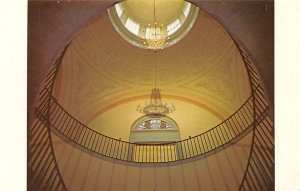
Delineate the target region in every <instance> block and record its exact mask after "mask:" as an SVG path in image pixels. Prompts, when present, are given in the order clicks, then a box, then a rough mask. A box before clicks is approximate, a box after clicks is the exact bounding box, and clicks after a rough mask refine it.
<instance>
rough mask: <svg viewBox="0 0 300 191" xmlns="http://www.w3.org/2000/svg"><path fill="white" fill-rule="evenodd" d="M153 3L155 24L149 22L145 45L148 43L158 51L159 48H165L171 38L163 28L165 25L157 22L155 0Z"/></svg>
mask: <svg viewBox="0 0 300 191" xmlns="http://www.w3.org/2000/svg"><path fill="white" fill-rule="evenodd" d="M153 5H154V6H153V15H154V25H153V24H152V25H151V24H148V28H147V30H146V36H145V41H144V45H146V46H147V48H148V49H151V50H154V51H156V50H158V49H163V48H164V45H165V44H166V41H167V40H168V39H169V38H168V37H167V35H166V31H165V30H163V26H164V25H163V24H161V25H158V24H157V20H156V6H155V0H154V3H153Z"/></svg>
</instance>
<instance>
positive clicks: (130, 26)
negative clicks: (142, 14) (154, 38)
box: [125, 18, 140, 35]
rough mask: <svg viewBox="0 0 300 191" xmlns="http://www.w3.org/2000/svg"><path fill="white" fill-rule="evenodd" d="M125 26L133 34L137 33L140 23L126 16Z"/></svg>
mask: <svg viewBox="0 0 300 191" xmlns="http://www.w3.org/2000/svg"><path fill="white" fill-rule="evenodd" d="M125 27H126V28H127V29H128V30H129V31H130V32H132V33H133V34H135V35H138V34H139V29H140V25H139V24H137V23H136V22H134V21H133V20H132V19H130V18H128V19H127V21H126V23H125Z"/></svg>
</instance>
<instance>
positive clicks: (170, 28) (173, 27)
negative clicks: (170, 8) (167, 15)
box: [167, 19, 181, 35]
mask: <svg viewBox="0 0 300 191" xmlns="http://www.w3.org/2000/svg"><path fill="white" fill-rule="evenodd" d="M180 26H181V24H180V21H179V19H176V20H175V21H174V22H172V23H170V24H169V25H168V26H167V32H168V35H171V34H173V33H174V32H176V31H177V30H178V29H179V28H180Z"/></svg>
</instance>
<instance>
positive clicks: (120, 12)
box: [115, 3, 123, 17]
mask: <svg viewBox="0 0 300 191" xmlns="http://www.w3.org/2000/svg"><path fill="white" fill-rule="evenodd" d="M115 8H116V11H117V14H118V16H119V17H121V15H122V13H123V8H122V7H121V5H120V4H119V3H118V4H116V5H115Z"/></svg>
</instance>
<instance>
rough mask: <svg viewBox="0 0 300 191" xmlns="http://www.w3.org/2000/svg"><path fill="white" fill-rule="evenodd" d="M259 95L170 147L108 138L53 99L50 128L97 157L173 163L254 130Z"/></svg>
mask: <svg viewBox="0 0 300 191" xmlns="http://www.w3.org/2000/svg"><path fill="white" fill-rule="evenodd" d="M256 93H257V92H255V93H254V94H253V95H252V96H251V97H250V98H249V99H248V100H247V101H246V102H245V103H244V104H243V105H242V106H241V107H240V108H239V109H238V110H237V111H236V112H235V113H234V114H233V115H231V116H230V117H229V118H228V119H226V120H225V121H223V122H222V123H221V124H219V125H217V126H216V127H214V128H212V129H210V130H208V131H206V132H204V133H201V134H199V135H197V136H194V137H190V138H188V139H185V140H182V141H178V142H172V143H166V144H137V143H131V142H126V141H122V140H118V139H114V138H112V137H108V136H105V135H103V134H101V133H99V132H97V131H94V130H93V129H90V128H88V127H87V126H86V125H84V124H82V123H81V122H80V121H78V120H77V119H75V118H74V117H73V116H72V115H71V114H70V113H68V112H67V111H66V110H65V109H64V108H63V107H62V106H61V105H60V104H59V103H58V102H57V100H56V99H55V98H54V97H52V96H51V95H49V96H51V101H50V114H49V117H50V126H51V129H52V130H53V131H54V132H55V133H56V134H57V135H59V136H60V137H63V138H64V139H67V140H68V142H72V143H75V144H76V145H77V146H80V147H81V148H83V149H85V150H87V151H91V152H93V153H95V154H99V155H102V156H106V157H110V158H114V159H119V160H123V161H129V162H140V163H156V162H160V163H161V162H172V161H178V160H184V159H189V158H192V157H196V156H199V155H202V154H205V153H208V152H211V151H215V150H216V149H218V148H220V147H221V146H224V145H225V144H226V143H229V142H231V141H232V140H234V139H236V138H237V137H238V136H239V135H242V134H243V133H245V132H246V131H247V130H249V129H251V128H252V127H253V124H254V115H253V109H254V107H253V97H254V96H255V94H256ZM265 112H266V111H261V112H260V113H259V115H260V116H261V117H263V116H265V115H266V114H265ZM37 117H38V118H39V119H43V118H44V114H43V112H42V111H40V112H38V115H37Z"/></svg>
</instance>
